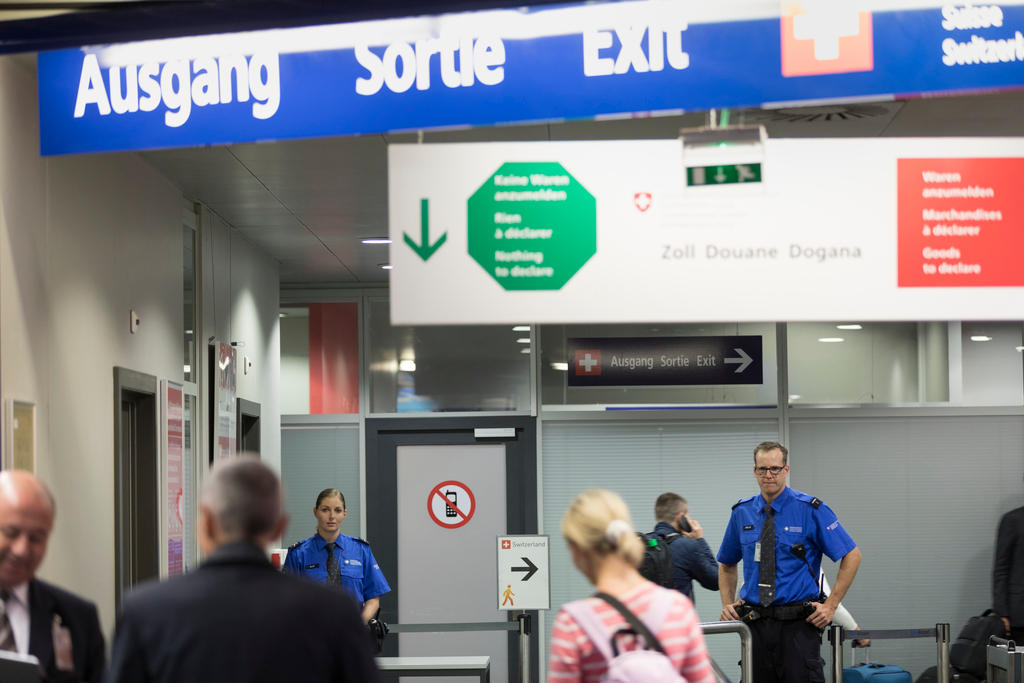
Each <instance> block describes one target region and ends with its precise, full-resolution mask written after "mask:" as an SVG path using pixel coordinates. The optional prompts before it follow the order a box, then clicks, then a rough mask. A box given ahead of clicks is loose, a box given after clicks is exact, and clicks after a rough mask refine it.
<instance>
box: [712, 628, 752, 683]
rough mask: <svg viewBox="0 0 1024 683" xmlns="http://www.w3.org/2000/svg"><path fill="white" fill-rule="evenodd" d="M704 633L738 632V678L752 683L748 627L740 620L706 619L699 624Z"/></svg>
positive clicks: (750, 644) (750, 643) (750, 642)
mask: <svg viewBox="0 0 1024 683" xmlns="http://www.w3.org/2000/svg"><path fill="white" fill-rule="evenodd" d="M700 628H701V631H703V632H704V635H706V636H707V635H712V634H715V633H738V634H739V636H740V680H741V681H742V682H743V683H752V682H753V680H754V640H753V637H752V636H751V635H750V627H749V626H747V625H746V624H744V623H743V622H742V621H706V622H703V623H701V625H700Z"/></svg>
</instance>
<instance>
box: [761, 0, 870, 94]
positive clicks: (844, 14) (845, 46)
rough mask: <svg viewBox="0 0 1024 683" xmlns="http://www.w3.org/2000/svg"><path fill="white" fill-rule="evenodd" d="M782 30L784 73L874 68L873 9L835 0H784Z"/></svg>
mask: <svg viewBox="0 0 1024 683" xmlns="http://www.w3.org/2000/svg"><path fill="white" fill-rule="evenodd" d="M780 31H781V34H782V36H781V37H782V75H783V76H816V75H820V74H837V73H850V72H854V71H871V70H872V69H874V66H875V49H874V38H873V35H872V24H871V12H859V11H857V10H856V9H855V8H850V7H848V6H847V5H846V4H845V3H841V2H835V1H834V0H795V1H794V0H789V1H787V0H783V4H782V13H781V25H780Z"/></svg>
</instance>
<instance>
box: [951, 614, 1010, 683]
mask: <svg viewBox="0 0 1024 683" xmlns="http://www.w3.org/2000/svg"><path fill="white" fill-rule="evenodd" d="M989 636H999V637H1000V638H1003V637H1005V636H1006V629H1005V627H1004V626H1003V620H1002V619H1000V618H999V615H998V614H996V613H995V612H993V611H992V610H990V609H987V610H985V612H984V613H983V614H982V615H981V616H978V617H971V618H970V619H969V620H968V621H967V624H966V625H964V627H963V628H962V629H961V630H960V635H958V636H957V637H956V640H954V641H953V644H952V645H951V646H950V648H949V663H950V664H951V665H952V666H953V668H954V669H957V670H959V671H963V672H965V673H969V674H971V675H972V676H974V677H975V678H979V679H980V678H984V677H985V659H986V652H985V648H986V647H988V637H989Z"/></svg>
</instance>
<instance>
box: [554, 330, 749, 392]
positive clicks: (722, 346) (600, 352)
mask: <svg viewBox="0 0 1024 683" xmlns="http://www.w3.org/2000/svg"><path fill="white" fill-rule="evenodd" d="M568 353H569V357H568V359H567V360H568V364H569V373H568V383H569V386H571V387H623V386H670V385H695V384H701V385H705V384H761V383H763V381H764V378H763V375H764V373H763V367H762V363H761V337H760V335H743V336H735V337H595V338H570V339H569V340H568Z"/></svg>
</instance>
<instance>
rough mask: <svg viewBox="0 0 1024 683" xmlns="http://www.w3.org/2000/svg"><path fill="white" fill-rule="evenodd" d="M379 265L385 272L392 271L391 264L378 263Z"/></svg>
mask: <svg viewBox="0 0 1024 683" xmlns="http://www.w3.org/2000/svg"><path fill="white" fill-rule="evenodd" d="M377 265H379V266H380V267H381V268H383V269H384V270H391V267H392V266H391V264H390V263H378V264H377Z"/></svg>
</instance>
